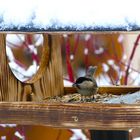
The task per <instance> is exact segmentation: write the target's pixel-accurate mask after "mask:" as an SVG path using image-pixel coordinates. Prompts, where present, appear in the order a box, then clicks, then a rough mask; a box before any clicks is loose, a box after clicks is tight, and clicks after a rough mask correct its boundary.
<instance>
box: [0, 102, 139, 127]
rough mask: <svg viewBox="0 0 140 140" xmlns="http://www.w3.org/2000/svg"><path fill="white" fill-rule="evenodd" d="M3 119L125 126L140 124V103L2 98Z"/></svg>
mask: <svg viewBox="0 0 140 140" xmlns="http://www.w3.org/2000/svg"><path fill="white" fill-rule="evenodd" d="M0 123H16V124H26V125H36V124H38V125H46V126H51V127H61V128H82V129H83V128H90V129H91V128H92V129H99V130H113V129H114V130H117V129H119V130H123V129H130V128H138V127H139V126H140V105H122V104H118V105H117V104H112V105H110V104H89V103H84V104H61V103H60V104H55V103H54V104H46V103H37V102H0Z"/></svg>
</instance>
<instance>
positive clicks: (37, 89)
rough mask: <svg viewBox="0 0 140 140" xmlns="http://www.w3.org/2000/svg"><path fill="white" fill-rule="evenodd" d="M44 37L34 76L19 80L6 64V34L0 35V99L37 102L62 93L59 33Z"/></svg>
mask: <svg viewBox="0 0 140 140" xmlns="http://www.w3.org/2000/svg"><path fill="white" fill-rule="evenodd" d="M43 36H44V49H43V52H42V57H41V62H40V68H39V70H38V72H37V75H35V76H34V77H33V78H32V79H30V80H29V81H27V82H26V83H22V82H20V81H19V80H17V79H16V77H15V76H14V74H13V73H12V71H11V69H10V67H9V65H8V60H7V56H6V41H5V40H6V37H5V35H4V34H0V47H1V51H0V101H27V100H28V101H29V100H33V101H40V100H42V99H44V98H46V97H48V96H54V95H60V94H63V93H64V88H63V72H62V58H61V46H60V36H58V35H54V36H51V35H49V36H48V34H44V35H43ZM49 50H50V51H49Z"/></svg>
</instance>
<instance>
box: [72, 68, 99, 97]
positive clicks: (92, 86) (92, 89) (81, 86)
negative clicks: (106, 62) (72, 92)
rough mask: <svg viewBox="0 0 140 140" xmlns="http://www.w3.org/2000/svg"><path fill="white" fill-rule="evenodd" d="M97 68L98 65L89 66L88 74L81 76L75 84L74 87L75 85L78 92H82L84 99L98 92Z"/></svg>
mask: <svg viewBox="0 0 140 140" xmlns="http://www.w3.org/2000/svg"><path fill="white" fill-rule="evenodd" d="M96 69H97V67H96V66H94V67H93V66H89V67H88V70H87V73H86V75H85V76H83V77H79V78H78V79H77V80H76V82H75V83H74V84H73V87H75V88H76V89H77V91H78V93H79V94H81V96H82V99H83V97H85V96H86V97H87V96H88V97H91V96H94V94H96V93H97V90H98V86H97V83H96V80H95V79H94V74H95V71H96Z"/></svg>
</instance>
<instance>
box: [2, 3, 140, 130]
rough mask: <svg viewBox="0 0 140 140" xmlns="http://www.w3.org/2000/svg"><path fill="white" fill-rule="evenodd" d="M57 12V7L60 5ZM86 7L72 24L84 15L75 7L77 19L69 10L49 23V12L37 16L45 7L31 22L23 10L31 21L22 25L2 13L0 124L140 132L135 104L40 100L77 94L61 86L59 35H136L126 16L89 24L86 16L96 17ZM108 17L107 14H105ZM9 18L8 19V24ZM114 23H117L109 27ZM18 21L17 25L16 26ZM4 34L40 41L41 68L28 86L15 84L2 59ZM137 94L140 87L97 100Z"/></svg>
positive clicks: (103, 89) (115, 91)
mask: <svg viewBox="0 0 140 140" xmlns="http://www.w3.org/2000/svg"><path fill="white" fill-rule="evenodd" d="M127 3H129V2H127ZM56 5H57V4H56ZM97 5H98V4H97ZM41 6H43V5H41ZM53 6H54V5H53ZM59 6H61V5H60V4H59ZM19 7H21V6H19ZM50 7H51V6H50ZM84 7H89V9H90V10H91V11H90V10H88V11H86V10H85V13H84V15H83V17H81V16H80V17H79V20H77V19H76V16H78V15H82V13H80V12H82V10H80V11H77V10H76V7H74V11H75V13H77V12H78V14H76V15H74V14H72V13H69V12H68V11H69V10H67V12H66V13H67V15H69V14H70V16H69V19H67V18H66V19H63V17H61V16H60V15H61V14H62V15H63V13H64V11H63V10H64V9H63V8H64V7H62V9H63V10H62V9H61V10H60V11H59V10H58V9H56V12H55V13H56V16H57V17H56V18H55V17H53V14H52V15H50V16H51V17H50V16H49V12H50V11H49V12H48V11H47V12H48V13H47V12H44V13H43V15H44V19H45V20H43V18H41V17H40V16H39V15H40V14H39V13H40V10H41V8H44V7H38V11H36V10H34V12H33V13H34V14H35V16H32V14H33V13H31V14H30V12H29V11H30V10H29V11H28V9H27V13H26V14H27V15H26V14H25V17H23V19H26V18H30V20H29V21H26V20H25V22H23V24H22V23H21V21H20V19H21V18H20V16H17V17H14V15H13V17H10V16H8V15H10V13H12V11H5V14H4V15H3V16H1V20H0V47H1V50H0V123H16V124H28V125H29V124H30V125H36V124H38V125H46V126H52V127H59V128H60V127H61V128H82V129H84V128H88V129H97V130H128V129H132V128H138V127H139V126H140V106H139V105H137V104H131V105H130V104H103V103H77V104H76V103H45V102H43V98H44V97H46V98H47V97H50V96H51V97H52V96H56V95H64V94H69V93H71V94H73V93H75V92H76V89H75V88H73V87H64V85H63V71H62V57H61V48H60V43H61V42H60V35H61V34H63V33H65V34H74V33H83V34H84V33H89V32H90V33H94V34H96V33H106V32H108V33H116V32H125V33H127V32H129V33H130V32H134V33H135V32H136V31H139V29H140V25H139V24H137V23H134V22H131V20H132V19H131V17H130V19H129V18H128V20H126V19H125V16H127V15H124V16H123V17H120V21H117V20H116V18H115V17H116V16H115V17H114V18H113V19H111V20H110V17H109V16H105V17H104V20H105V22H104V20H103V19H102V18H100V19H98V18H96V16H95V15H93V17H90V18H91V20H89V19H88V14H89V11H90V12H93V14H94V13H96V12H97V11H98V10H95V11H94V10H92V9H94V8H93V7H91V6H90V4H87V5H86V6H85V5H84ZM104 7H105V6H104ZM25 9H26V8H25ZM29 9H30V7H29ZM12 10H14V9H12ZM22 10H23V8H22V9H21V14H23V13H24V10H23V11H22ZM44 10H45V9H44ZM46 10H47V8H46ZM65 10H66V9H65ZM52 11H53V8H52ZM28 12H29V13H28ZM105 12H106V11H105ZM15 14H16V13H15ZM50 14H51V12H50ZM59 14H60V15H59ZM96 14H97V13H96ZM106 14H108V12H107V13H106ZM118 14H119V13H118ZM120 14H121V13H120ZM23 15H24V14H23ZM130 15H131V14H130ZM8 17H9V19H7V18H8ZM128 17H129V15H128ZM136 19H137V18H136ZM88 20H89V24H88ZM100 20H101V21H103V23H104V24H100ZM113 20H115V22H113ZM129 20H130V21H129ZM6 21H7V22H6ZM16 21H17V22H18V23H16ZM106 21H107V24H106ZM131 23H132V24H131ZM7 33H18V34H19V33H24V34H35V33H39V34H42V35H43V38H44V47H43V50H42V54H41V62H40V67H39V69H38V71H37V73H36V74H35V75H34V76H33V77H32V78H31V79H29V80H27V81H26V82H21V81H20V80H18V79H17V78H16V77H15V75H14V74H13V72H12V71H11V69H10V67H9V64H8V58H7V56H6V34H7ZM138 90H140V87H133V86H132V87H130V86H110V87H99V92H100V93H101V94H102V93H104V92H107V93H113V94H121V93H128V92H131V93H133V92H136V91H138ZM7 116H8V117H7ZM25 116H26V117H25Z"/></svg>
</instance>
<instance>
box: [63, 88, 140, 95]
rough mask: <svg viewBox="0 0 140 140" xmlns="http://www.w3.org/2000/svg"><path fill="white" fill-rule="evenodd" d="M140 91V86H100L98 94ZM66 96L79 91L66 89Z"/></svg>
mask: <svg viewBox="0 0 140 140" xmlns="http://www.w3.org/2000/svg"><path fill="white" fill-rule="evenodd" d="M138 90H140V86H100V87H99V90H98V92H99V93H100V94H103V93H110V94H118V95H119V94H126V93H133V92H136V91H138ZM64 91H65V94H68V93H76V92H77V90H76V88H74V87H64Z"/></svg>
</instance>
